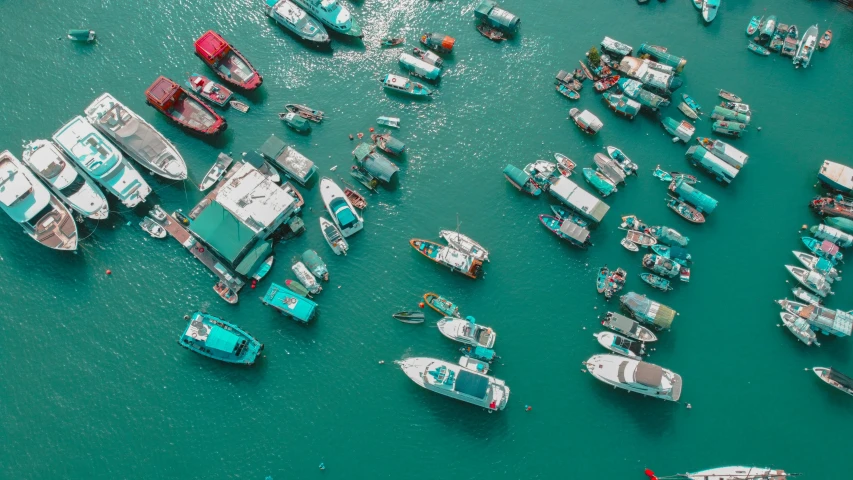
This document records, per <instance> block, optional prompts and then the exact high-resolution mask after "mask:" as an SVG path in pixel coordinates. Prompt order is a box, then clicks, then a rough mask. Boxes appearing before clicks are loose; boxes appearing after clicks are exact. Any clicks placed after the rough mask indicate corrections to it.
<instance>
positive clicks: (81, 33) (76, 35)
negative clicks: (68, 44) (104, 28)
mask: <svg viewBox="0 0 853 480" xmlns="http://www.w3.org/2000/svg"><path fill="white" fill-rule="evenodd" d="M67 37H68V39H69V40H71V41H72V42H86V43H88V42H94V41H95V38H97V34H96V33H95V31H94V30H85V29H73V30H68V35H67Z"/></svg>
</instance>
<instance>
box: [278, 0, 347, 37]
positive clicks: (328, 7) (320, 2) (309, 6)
mask: <svg viewBox="0 0 853 480" xmlns="http://www.w3.org/2000/svg"><path fill="white" fill-rule="evenodd" d="M293 3H295V4H297V5H299V6H300V7H302V8H304V9H305V11H306V12H308V13H309V14H311V16H312V17H314V18H316V19H317V20H320V22H321V23H323V25H325V26H327V27H329V28H331V29H332V31H334V32H337V33H340V34H343V35H349V36H351V37H358V38H362V37H364V34H363V33H362V32H361V26H360V25H359V24H358V22H356V21H355V19H354V18H352V15H350V12H349V10H348V9H347V7H344V6H343V5H341V4H340V3H338V0H293Z"/></svg>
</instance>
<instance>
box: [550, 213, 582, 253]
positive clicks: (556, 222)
mask: <svg viewBox="0 0 853 480" xmlns="http://www.w3.org/2000/svg"><path fill="white" fill-rule="evenodd" d="M539 221H540V222H542V225H544V226H545V228H547V229H548V230H550V231H551V233H553V234H554V235H556V236H558V237H560V238H562V239H563V240H566V241H567V242H569V243H571V244H572V245H574V246H576V247H578V248H587V247H588V246H590V245H592V242H590V240H589V230H587V229H586V228H584V227H582V226H580V225H578V224H577V223H575V222H572V221H569V220H567V219H560V218H557V217H552V216H551V215H539Z"/></svg>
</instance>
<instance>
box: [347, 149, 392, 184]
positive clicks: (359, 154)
mask: <svg viewBox="0 0 853 480" xmlns="http://www.w3.org/2000/svg"><path fill="white" fill-rule="evenodd" d="M352 154H353V155H354V156H355V159H356V161H357V162H358V164H359V165H361V166H362V167H363V168H364V169H365V170H367V172H368V173H370V174H371V175H373V176H374V177H376V178H378V179H379V180H381V181H383V182H386V183H388V182H390V181H391V179H392V178H394V174H395V173H397V172H398V171H399V170H400V169H399V168H398V167H397V165H394V163H393V162H391V160H388V157H386V156H385V155H382V154H381V153H378V152H376V151H375V150H374V147H373V145H370V144H367V143H359V144H358V145H357V146H356V147H355V150H353V151H352Z"/></svg>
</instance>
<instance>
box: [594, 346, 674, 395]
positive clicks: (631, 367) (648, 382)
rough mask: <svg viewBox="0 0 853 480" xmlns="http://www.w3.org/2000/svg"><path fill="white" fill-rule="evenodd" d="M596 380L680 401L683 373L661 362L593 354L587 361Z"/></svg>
mask: <svg viewBox="0 0 853 480" xmlns="http://www.w3.org/2000/svg"><path fill="white" fill-rule="evenodd" d="M583 364H584V365H585V366H586V369H587V371H589V373H591V374H592V376H593V377H595V378H596V379H598V380H600V381H602V382H604V383H606V384H608V385H612V386H614V387H616V388H621V389H623V390H627V391H629V392H635V393H639V394H641V395H644V396H650V397H653V398H659V399H661V400H669V401H672V402H677V401H678V399H679V398H681V386H682V383H681V376H680V375H678V374H677V373H674V372H672V371H671V370H667V369H665V368H662V367H659V366H657V365H654V364H651V363H646V362H641V361H639V360H634V359H630V358H626V357H622V356H619V355H609V354H606V355H593V356H592V357H590V358H589V359H588V360H587V361H585V362H583Z"/></svg>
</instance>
